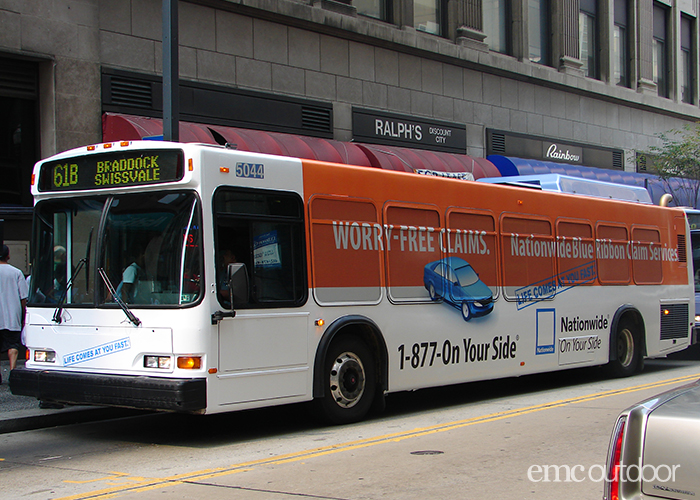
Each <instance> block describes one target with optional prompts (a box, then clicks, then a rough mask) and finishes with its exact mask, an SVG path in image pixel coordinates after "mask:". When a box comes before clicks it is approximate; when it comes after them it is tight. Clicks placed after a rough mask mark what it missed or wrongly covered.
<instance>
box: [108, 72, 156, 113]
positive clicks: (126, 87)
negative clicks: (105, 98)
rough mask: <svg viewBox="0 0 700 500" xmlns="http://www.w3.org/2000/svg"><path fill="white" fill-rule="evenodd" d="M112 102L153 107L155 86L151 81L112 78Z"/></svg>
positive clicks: (122, 104) (147, 107)
mask: <svg viewBox="0 0 700 500" xmlns="http://www.w3.org/2000/svg"><path fill="white" fill-rule="evenodd" d="M111 84H112V92H111V96H110V97H111V98H112V99H111V101H112V104H116V105H121V106H132V107H136V108H145V109H151V108H152V107H153V88H152V86H151V83H150V82H139V81H135V80H126V79H123V78H119V77H112V78H111Z"/></svg>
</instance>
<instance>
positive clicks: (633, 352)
mask: <svg viewBox="0 0 700 500" xmlns="http://www.w3.org/2000/svg"><path fill="white" fill-rule="evenodd" d="M640 342H641V341H640V338H639V335H638V334H637V329H636V328H635V326H634V323H633V322H632V321H630V320H628V319H627V320H622V321H620V325H619V326H618V328H617V332H616V333H615V342H614V343H613V344H612V346H611V347H612V348H613V349H615V350H616V353H615V354H616V358H615V359H613V360H611V361H610V362H609V363H608V366H607V368H608V371H609V372H610V374H611V375H612V376H613V377H628V376H630V375H632V374H634V373H635V372H636V371H637V370H638V368H639V367H640V366H641V363H640V357H641V344H640Z"/></svg>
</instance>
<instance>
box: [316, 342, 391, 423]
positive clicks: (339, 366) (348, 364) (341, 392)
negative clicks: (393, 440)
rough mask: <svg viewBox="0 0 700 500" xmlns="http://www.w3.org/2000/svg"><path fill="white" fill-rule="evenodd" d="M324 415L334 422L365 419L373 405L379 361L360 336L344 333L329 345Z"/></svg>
mask: <svg viewBox="0 0 700 500" xmlns="http://www.w3.org/2000/svg"><path fill="white" fill-rule="evenodd" d="M321 377H323V397H322V398H320V399H319V400H318V404H319V405H320V409H321V412H322V414H323V416H324V417H325V418H326V420H328V421H329V422H331V423H333V424H348V423H351V422H357V421H359V420H362V419H363V418H364V417H365V415H367V412H368V411H369V410H370V408H372V404H373V402H374V395H375V392H376V387H377V379H376V373H375V363H374V357H373V356H372V353H371V352H370V350H369V349H368V348H367V345H366V344H365V343H364V342H362V341H361V340H360V339H358V338H356V337H351V336H343V337H340V338H339V339H337V340H335V341H334V342H333V343H332V344H331V345H330V347H329V348H328V353H327V354H326V359H325V362H324V364H323V372H322V373H321Z"/></svg>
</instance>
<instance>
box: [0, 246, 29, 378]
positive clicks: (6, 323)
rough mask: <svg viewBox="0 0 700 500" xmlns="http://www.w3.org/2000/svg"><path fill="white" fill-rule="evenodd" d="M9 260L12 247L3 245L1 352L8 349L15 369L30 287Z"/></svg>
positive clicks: (0, 268) (0, 256)
mask: <svg viewBox="0 0 700 500" xmlns="http://www.w3.org/2000/svg"><path fill="white" fill-rule="evenodd" d="M9 260H10V249H9V248H8V247H7V245H3V246H2V250H0V352H1V351H7V357H8V358H9V360H10V370H14V369H15V366H16V365H17V356H18V354H19V350H20V349H21V347H22V340H21V335H22V329H23V328H24V317H25V314H26V310H27V297H28V296H29V287H28V286H27V281H26V279H25V277H24V273H22V271H20V270H19V269H17V268H16V267H14V266H11V265H10V264H8V262H7V261H9ZM0 382H2V376H0Z"/></svg>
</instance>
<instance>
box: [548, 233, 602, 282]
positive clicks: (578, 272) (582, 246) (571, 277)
mask: <svg viewBox="0 0 700 500" xmlns="http://www.w3.org/2000/svg"><path fill="white" fill-rule="evenodd" d="M557 265H558V269H559V283H561V284H562V285H564V286H577V285H593V284H594V283H595V279H596V267H595V242H594V241H593V227H592V226H591V224H590V223H589V222H583V221H565V220H559V221H557Z"/></svg>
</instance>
